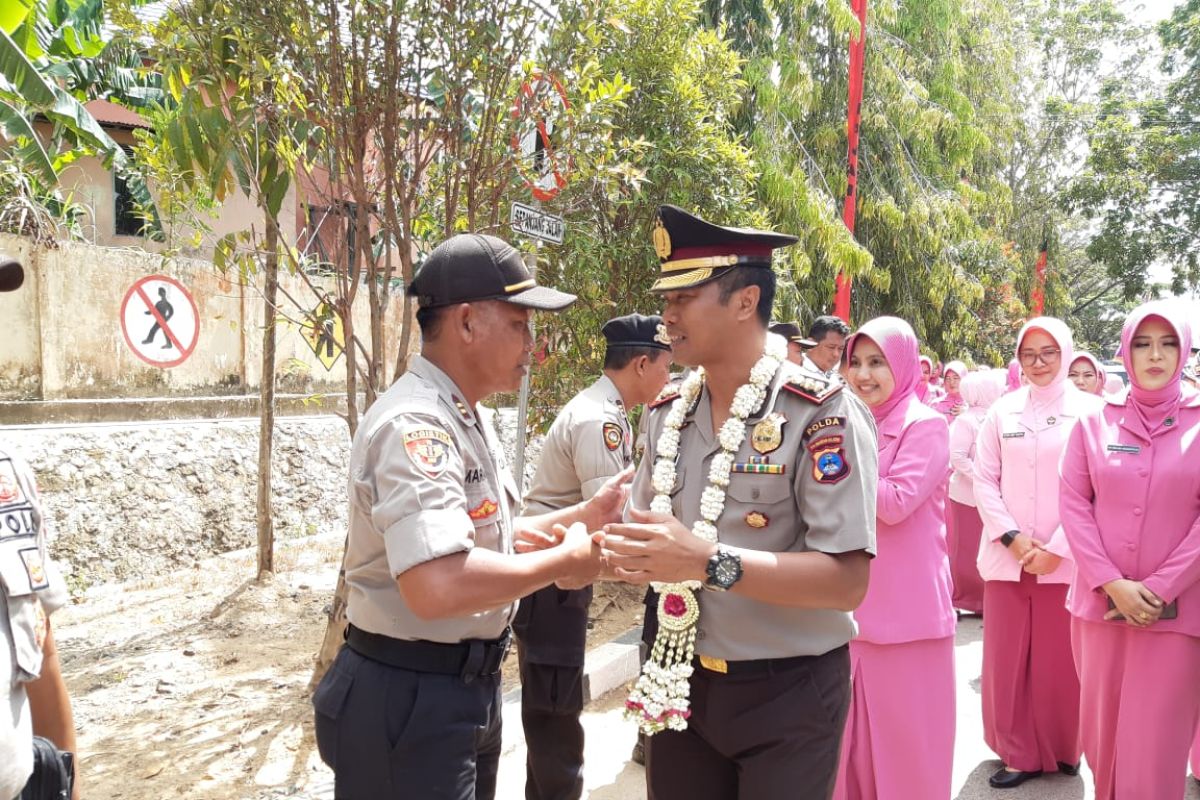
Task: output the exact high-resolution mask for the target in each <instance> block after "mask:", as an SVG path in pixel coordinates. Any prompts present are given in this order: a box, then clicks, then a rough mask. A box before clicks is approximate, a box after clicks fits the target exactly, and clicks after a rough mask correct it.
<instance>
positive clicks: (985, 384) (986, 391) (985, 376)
mask: <svg viewBox="0 0 1200 800" xmlns="http://www.w3.org/2000/svg"><path fill="white" fill-rule="evenodd" d="M1006 377H1007V376H1006V374H1005V372H1004V370H1000V369H989V370H984V371H983V372H972V373H971V374H970V375H967V376H966V377H964V378H963V382H962V396H963V399H964V400H966V402H967V406H968V408H970V409H971V410H973V411H979V412H984V411H987V410H988V409H989V408H991V406H992V403H994V402H996V401H997V400H999V399H1000V396H1001V395H1002V394H1004V392H1005V390H1006V388H1007V387H1006V386H1005V383H1006Z"/></svg>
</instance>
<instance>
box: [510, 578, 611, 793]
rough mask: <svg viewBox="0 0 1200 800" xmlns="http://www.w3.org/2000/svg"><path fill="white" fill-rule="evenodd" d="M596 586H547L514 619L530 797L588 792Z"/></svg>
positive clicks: (524, 603)
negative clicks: (587, 683)
mask: <svg viewBox="0 0 1200 800" xmlns="http://www.w3.org/2000/svg"><path fill="white" fill-rule="evenodd" d="M591 600H592V590H591V587H588V588H586V589H579V590H572V591H566V590H563V589H559V588H557V587H555V586H547V587H546V588H544V589H540V590H539V591H537V592H535V593H533V594H532V595H530V596H529V597H526V598H524V599H522V600H521V605H520V607H519V608H518V610H517V616H516V619H515V620H514V621H513V631H514V632H515V633H516V635H517V656H518V658H519V659H520V667H521V724H522V726H523V727H524V729H525V744H526V746H527V753H528V755H527V756H526V760H525V797H526V800H577V798H579V797H581V796H582V795H583V725H582V724H581V723H580V721H579V715H580V713H581V712H582V711H583V660H584V647H585V644H586V641H587V615H588V605H589V604H590V603H591Z"/></svg>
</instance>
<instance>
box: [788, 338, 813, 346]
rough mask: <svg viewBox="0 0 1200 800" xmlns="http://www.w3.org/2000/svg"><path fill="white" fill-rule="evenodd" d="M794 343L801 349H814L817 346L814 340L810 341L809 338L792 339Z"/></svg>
mask: <svg viewBox="0 0 1200 800" xmlns="http://www.w3.org/2000/svg"><path fill="white" fill-rule="evenodd" d="M792 341H793V342H795V343H796V344H798V345H800V346H801V347H809V348H812V347H816V346H817V343H816V342H814V341H813V340H812V339H808V338H798V339H792Z"/></svg>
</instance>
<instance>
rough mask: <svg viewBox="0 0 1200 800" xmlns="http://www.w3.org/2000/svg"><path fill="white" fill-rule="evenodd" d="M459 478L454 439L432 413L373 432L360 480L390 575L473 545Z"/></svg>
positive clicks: (460, 468) (458, 456)
mask: <svg viewBox="0 0 1200 800" xmlns="http://www.w3.org/2000/svg"><path fill="white" fill-rule="evenodd" d="M464 476H465V467H464V463H463V457H462V453H461V452H460V450H459V443H458V442H457V441H456V440H455V439H454V437H453V436H451V434H450V432H449V431H448V430H447V429H446V426H445V424H444V423H443V422H442V421H441V420H440V419H438V418H437V417H436V416H433V415H414V414H406V415H402V416H400V417H397V418H396V419H395V420H392V421H391V422H389V423H388V424H387V425H385V426H384V427H382V428H381V429H380V430H379V431H378V432H377V433H376V434H375V436H374V438H373V440H372V442H371V446H370V449H369V451H368V454H367V459H366V463H365V466H364V468H363V472H362V475H361V476H360V478H359V480H360V481H361V482H363V483H364V484H365V486H363V487H362V488H363V489H364V490H365V491H364V494H365V498H364V499H365V500H366V501H367V502H369V504H370V506H369V509H368V510H369V513H370V516H371V521H372V523H373V526H374V528H375V530H376V531H378V532H379V533H380V534H381V535H382V536H383V540H384V548H385V550H386V552H387V560H388V568H389V569H390V570H391V573H392V574H393V575H400V574H401V573H403V572H406V571H408V570H409V569H412V568H413V567H415V566H417V565H419V564H424V563H425V562H427V561H433V560H434V559H437V558H441V557H442V556H448V555H452V554H454V553H461V552H465V551H467V550H470V549H471V548H472V547H474V538H473V534H474V531H475V526H474V524H473V523H472V522H471V518H470V517H469V516H468V515H467V496H466V492H465V491H464V490H463V486H464V483H465V481H464Z"/></svg>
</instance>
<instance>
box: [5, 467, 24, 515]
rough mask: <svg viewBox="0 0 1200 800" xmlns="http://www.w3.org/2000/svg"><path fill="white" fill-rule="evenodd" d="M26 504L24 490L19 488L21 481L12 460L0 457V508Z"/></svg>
mask: <svg viewBox="0 0 1200 800" xmlns="http://www.w3.org/2000/svg"><path fill="white" fill-rule="evenodd" d="M27 504H28V500H27V499H26V498H25V490H24V489H22V488H21V481H20V479H19V478H18V477H17V470H16V467H14V466H13V462H12V460H11V459H7V458H4V459H0V509H3V508H11V507H14V506H25V505H27Z"/></svg>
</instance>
